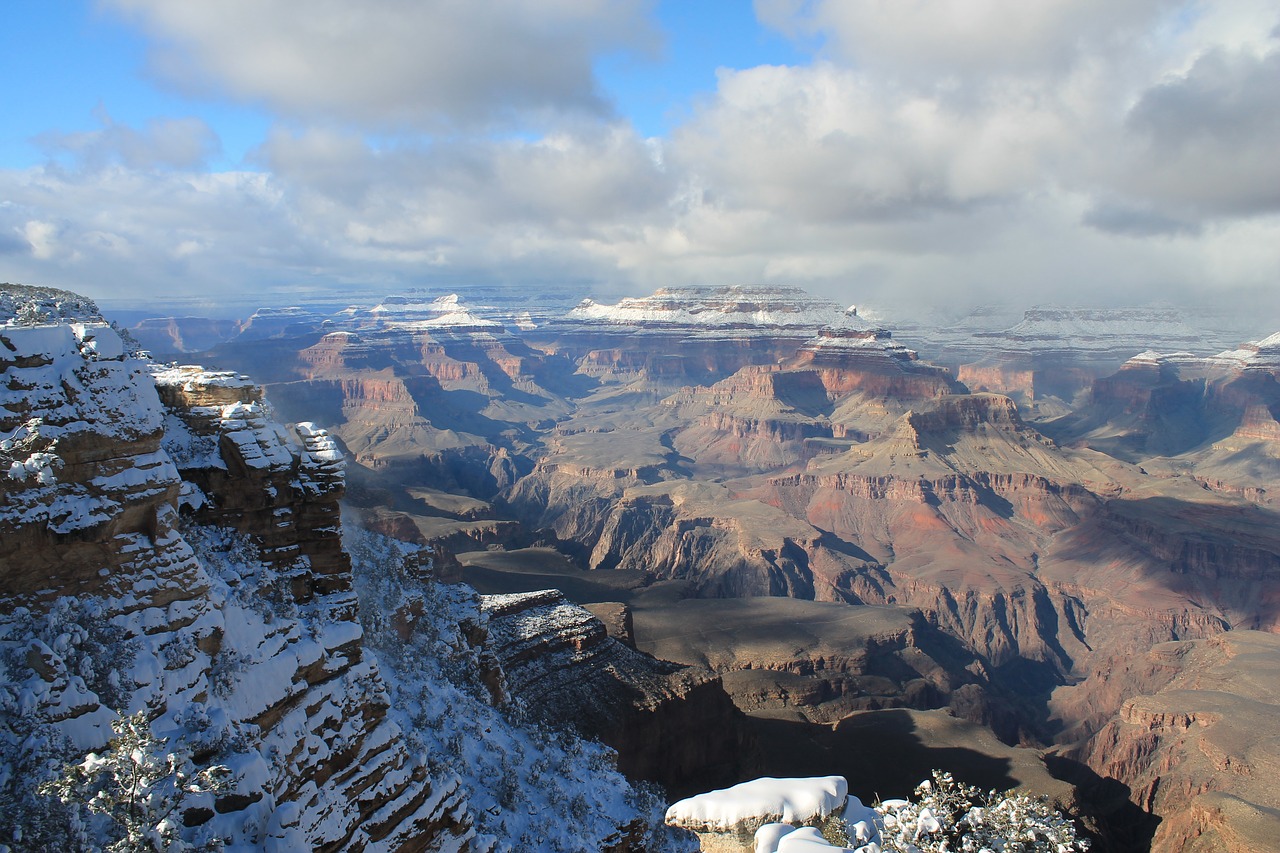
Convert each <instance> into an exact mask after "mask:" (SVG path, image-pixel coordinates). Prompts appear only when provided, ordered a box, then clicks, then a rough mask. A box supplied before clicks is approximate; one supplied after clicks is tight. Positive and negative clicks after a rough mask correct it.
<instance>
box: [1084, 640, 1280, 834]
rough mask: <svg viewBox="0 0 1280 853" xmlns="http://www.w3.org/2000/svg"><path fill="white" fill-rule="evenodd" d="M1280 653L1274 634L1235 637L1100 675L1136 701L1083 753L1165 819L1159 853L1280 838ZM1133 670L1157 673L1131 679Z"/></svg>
mask: <svg viewBox="0 0 1280 853" xmlns="http://www.w3.org/2000/svg"><path fill="white" fill-rule="evenodd" d="M1278 648H1280V638H1278V637H1277V636H1276V635H1274V634H1261V633H1257V632H1253V631H1232V632H1230V633H1227V634H1223V635H1221V636H1218V637H1215V638H1212V639H1207V640H1197V641H1191V642H1180V643H1167V644H1163V645H1157V646H1155V647H1153V648H1152V649H1151V651H1150V652H1149V653H1148V654H1147V655H1146V656H1145V657H1144V658H1142V659H1140V660H1139V661H1137V662H1136V665H1135V666H1134V667H1131V668H1129V669H1116V670H1113V671H1111V672H1110V673H1099V678H1101V679H1104V680H1109V681H1113V682H1115V683H1116V684H1117V685H1123V686H1124V687H1125V688H1126V689H1127V690H1128V691H1132V693H1133V695H1131V697H1130V698H1128V699H1126V700H1125V701H1124V702H1123V704H1122V705H1121V707H1120V711H1119V713H1118V714H1117V715H1116V716H1115V718H1114V719H1112V720H1111V721H1110V722H1108V723H1107V724H1106V725H1105V726H1104V727H1103V728H1102V729H1101V730H1100V731H1099V732H1098V733H1097V734H1096V735H1094V737H1093V738H1092V739H1091V740H1090V741H1089V742H1088V743H1087V744H1086V745H1085V746H1084V747H1082V748H1081V750H1080V753H1079V754H1080V757H1081V758H1082V759H1083V760H1084V761H1086V762H1087V763H1088V764H1089V766H1091V767H1092V768H1093V769H1094V770H1095V771H1096V772H1098V773H1099V774H1100V775H1103V776H1108V777H1111V778H1114V779H1118V780H1120V781H1121V782H1123V783H1124V784H1125V785H1127V786H1128V788H1129V790H1130V797H1131V799H1132V801H1133V802H1134V803H1136V804H1138V805H1139V806H1141V807H1142V808H1143V809H1145V810H1148V811H1150V812H1152V813H1153V814H1155V815H1157V816H1159V817H1160V819H1161V820H1160V824H1159V827H1158V828H1157V830H1156V835H1155V838H1154V839H1153V840H1152V849H1153V850H1179V851H1197V850H1222V851H1251V853H1252V851H1262V850H1266V849H1269V848H1270V847H1271V846H1272V845H1273V844H1274V841H1275V839H1276V838H1277V837H1280V818H1277V816H1276V815H1277V813H1278V812H1280V799H1278V798H1277V796H1276V791H1275V786H1274V784H1273V780H1274V778H1275V774H1276V772H1277V770H1280V746H1278V745H1277V743H1276V741H1275V738H1274V737H1273V736H1272V735H1271V732H1273V731H1274V724H1275V720H1276V718H1277V714H1278V713H1280V710H1278V709H1277V702H1278V701H1280V677H1278V676H1280V671H1278V669H1277V665H1276V661H1277V660H1278V659H1280V657H1278V656H1277V654H1276V652H1277V649H1278ZM1135 668H1136V669H1143V668H1145V669H1146V671H1147V672H1148V673H1150V675H1149V676H1148V677H1147V678H1145V679H1140V678H1132V677H1131V676H1132V675H1133V674H1134V673H1133V672H1132V669H1135ZM1148 691H1149V692H1148Z"/></svg>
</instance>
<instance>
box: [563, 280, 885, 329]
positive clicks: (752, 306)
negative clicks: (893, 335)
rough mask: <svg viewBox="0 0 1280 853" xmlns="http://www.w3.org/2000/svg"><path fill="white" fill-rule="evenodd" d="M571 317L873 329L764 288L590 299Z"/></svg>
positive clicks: (649, 323) (654, 323) (705, 325)
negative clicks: (602, 301) (607, 301)
mask: <svg viewBox="0 0 1280 853" xmlns="http://www.w3.org/2000/svg"><path fill="white" fill-rule="evenodd" d="M565 319H567V320H569V321H570V322H574V321H576V322H580V323H583V324H590V325H606V326H633V327H634V326H640V327H654V328H684V329H690V330H693V331H698V330H705V331H708V332H725V331H729V330H733V331H737V332H739V333H746V334H752V333H759V334H771V333H776V332H777V331H779V330H801V329H812V330H814V331H815V332H816V331H817V330H819V329H841V330H848V331H868V330H870V329H872V328H873V327H872V325H871V324H870V323H868V322H866V321H865V320H864V319H862V318H861V317H859V316H858V312H857V309H856V308H848V309H844V308H841V307H840V306H839V305H838V304H837V303H835V302H832V301H830V300H828V299H823V298H821V297H817V296H812V295H810V294H808V293H806V292H805V291H804V290H802V289H800V288H798V287H769V286H763V285H760V286H740V285H733V286H727V287H664V288H662V289H660V290H658V291H656V292H655V293H654V294H653V295H652V296H641V297H628V298H626V299H621V300H619V301H618V302H617V303H616V304H614V305H603V304H600V303H598V302H594V301H593V300H590V299H584V300H583V301H582V302H581V303H579V305H578V306H577V307H576V308H574V309H573V310H572V311H570V312H569V313H568V315H567V316H566V318H565Z"/></svg>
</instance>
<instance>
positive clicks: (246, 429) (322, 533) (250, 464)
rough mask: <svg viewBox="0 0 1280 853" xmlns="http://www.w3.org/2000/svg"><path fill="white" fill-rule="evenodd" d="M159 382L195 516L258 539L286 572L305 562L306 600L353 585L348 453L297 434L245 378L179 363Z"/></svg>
mask: <svg viewBox="0 0 1280 853" xmlns="http://www.w3.org/2000/svg"><path fill="white" fill-rule="evenodd" d="M153 379H154V381H155V384H156V388H157V390H158V391H159V394H160V398H161V401H162V402H163V403H164V405H165V407H166V409H167V414H168V416H169V418H170V428H169V429H168V430H167V431H166V439H165V444H166V447H167V449H170V450H171V454H170V455H171V456H173V457H174V458H175V460H176V461H177V464H178V466H179V469H180V470H181V472H182V477H183V479H184V481H186V483H187V484H189V485H188V489H187V497H186V498H185V500H184V505H186V506H188V507H190V508H191V511H192V512H193V513H194V515H195V517H196V518H197V519H198V520H200V521H202V522H204V523H207V524H212V525H215V526H219V527H232V528H235V529H236V530H239V531H241V532H242V533H247V534H250V535H252V536H253V537H254V538H255V539H256V540H257V541H258V542H260V543H261V545H262V549H263V556H264V558H265V559H266V560H267V561H268V562H269V563H271V564H272V565H273V566H275V567H277V569H278V570H280V571H281V572H282V573H283V572H285V571H286V569H287V567H289V566H293V565H299V564H305V566H306V569H307V571H306V574H305V577H297V578H294V579H292V580H291V584H292V585H293V595H294V597H295V599H297V600H300V601H305V600H309V599H310V598H311V597H312V596H314V595H316V594H325V593H329V592H339V591H342V590H344V589H346V588H347V585H348V584H349V577H348V576H349V574H350V570H351V565H350V560H349V559H348V558H347V555H346V554H345V553H344V552H343V550H342V539H341V528H342V525H341V518H340V513H339V510H338V500H339V499H340V498H341V497H342V494H343V488H344V485H345V481H344V479H343V463H342V452H341V451H340V450H338V448H337V446H336V445H335V444H334V442H333V440H332V439H331V438H329V436H328V434H327V433H325V431H324V430H321V429H318V428H316V427H315V426H313V425H312V424H309V423H301V424H297V425H296V426H295V427H294V428H293V430H292V433H293V434H292V435H291V434H290V433H289V431H286V430H285V429H284V428H282V427H281V425H280V424H278V423H276V422H275V421H274V420H272V419H271V410H270V408H269V407H268V406H267V405H266V403H265V401H264V399H263V394H262V389H261V388H260V387H259V386H257V385H254V384H253V383H252V382H251V381H249V380H248V379H247V378H246V377H244V376H240V375H237V374H233V373H219V372H208V371H204V370H202V369H200V368H195V367H177V368H167V369H159V370H157V371H155V372H154V374H153ZM300 558H301V559H300Z"/></svg>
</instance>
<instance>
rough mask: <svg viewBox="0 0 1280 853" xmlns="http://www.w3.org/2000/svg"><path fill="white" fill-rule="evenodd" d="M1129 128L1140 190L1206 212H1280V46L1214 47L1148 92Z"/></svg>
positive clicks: (1132, 182) (1131, 178) (1132, 179)
mask: <svg viewBox="0 0 1280 853" xmlns="http://www.w3.org/2000/svg"><path fill="white" fill-rule="evenodd" d="M1126 129H1127V130H1128V131H1129V132H1130V133H1131V134H1133V135H1134V137H1135V138H1136V141H1137V143H1138V145H1139V148H1138V151H1137V157H1138V158H1139V161H1138V162H1136V163H1133V164H1132V165H1131V168H1130V169H1129V170H1128V174H1127V175H1126V176H1125V177H1124V178H1122V185H1127V186H1128V187H1130V188H1131V189H1132V190H1133V191H1134V192H1136V193H1139V194H1141V195H1143V196H1145V197H1146V198H1148V199H1150V200H1152V201H1153V202H1158V203H1159V202H1163V203H1167V204H1174V205H1182V206H1184V207H1186V208H1188V209H1191V210H1195V211H1198V212H1200V213H1201V214H1202V215H1208V216H1214V215H1227V216H1242V215H1244V216H1247V215H1254V214H1259V213H1275V212H1280V157H1278V156H1277V155H1276V152H1277V151H1280V50H1272V51H1271V52H1269V53H1266V54H1263V55H1258V54H1256V53H1254V52H1252V51H1228V50H1225V49H1215V50H1211V51H1208V52H1207V53H1205V54H1204V55H1203V56H1201V57H1200V58H1199V59H1197V60H1196V62H1195V63H1194V64H1193V65H1192V66H1191V68H1190V69H1189V70H1188V71H1187V72H1186V73H1185V74H1181V75H1179V76H1177V77H1175V78H1173V79H1170V80H1167V81H1165V82H1162V83H1160V84H1158V85H1156V86H1153V87H1151V88H1150V89H1147V90H1146V91H1145V92H1143V93H1142V95H1141V97H1140V98H1139V99H1138V101H1137V103H1136V104H1135V105H1134V107H1133V109H1132V110H1130V112H1129V114H1128V117H1127V119H1126Z"/></svg>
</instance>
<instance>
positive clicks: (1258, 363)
mask: <svg viewBox="0 0 1280 853" xmlns="http://www.w3.org/2000/svg"><path fill="white" fill-rule="evenodd" d="M1206 361H1208V362H1209V363H1210V364H1213V365H1214V366H1219V367H1228V368H1234V369H1236V370H1280V332H1276V333H1275V334H1274V335H1271V336H1270V337H1267V338H1263V339H1262V340H1260V341H1251V342H1249V343H1247V344H1241V345H1240V346H1239V347H1237V348H1236V349H1232V350H1227V351H1226V352H1220V353H1218V354H1217V355H1215V356H1212V357H1210V358H1208V359H1206Z"/></svg>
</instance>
